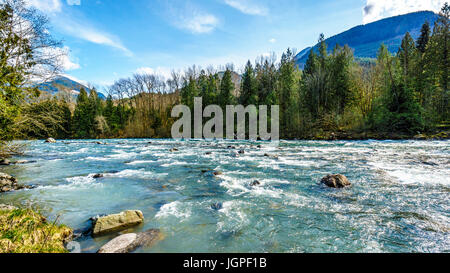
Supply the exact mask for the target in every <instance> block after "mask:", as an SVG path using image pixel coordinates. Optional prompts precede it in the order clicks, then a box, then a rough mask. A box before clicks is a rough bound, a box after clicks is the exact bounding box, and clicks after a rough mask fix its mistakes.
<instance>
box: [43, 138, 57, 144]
mask: <svg viewBox="0 0 450 273" xmlns="http://www.w3.org/2000/svg"><path fill="white" fill-rule="evenodd" d="M45 143H56V140H55V139H54V138H51V137H49V138H47V140H45Z"/></svg>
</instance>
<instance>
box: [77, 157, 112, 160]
mask: <svg viewBox="0 0 450 273" xmlns="http://www.w3.org/2000/svg"><path fill="white" fill-rule="evenodd" d="M84 160H89V161H110V160H111V158H106V157H95V156H88V157H86V158H81V159H77V160H74V161H84Z"/></svg>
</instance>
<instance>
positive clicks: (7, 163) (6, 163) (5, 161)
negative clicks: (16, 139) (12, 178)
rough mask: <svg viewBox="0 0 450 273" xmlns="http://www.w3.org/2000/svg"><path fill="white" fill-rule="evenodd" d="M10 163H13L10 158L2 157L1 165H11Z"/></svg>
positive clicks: (0, 159)
mask: <svg viewBox="0 0 450 273" xmlns="http://www.w3.org/2000/svg"><path fill="white" fill-rule="evenodd" d="M10 164H11V162H9V160H8V159H6V158H0V165H3V166H8V165H10Z"/></svg>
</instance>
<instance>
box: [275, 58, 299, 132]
mask: <svg viewBox="0 0 450 273" xmlns="http://www.w3.org/2000/svg"><path fill="white" fill-rule="evenodd" d="M296 71H297V67H296V64H295V61H294V53H293V52H292V51H291V49H288V50H287V51H286V53H283V55H282V57H281V64H280V69H279V84H278V85H279V87H278V88H279V89H278V92H279V93H278V96H279V102H280V109H281V113H280V130H281V134H282V135H284V137H292V136H293V135H294V134H295V133H294V132H295V131H296V130H297V128H295V124H296V121H297V120H298V118H299V117H298V115H299V112H298V108H297V106H298V105H297V101H298V94H297V92H298V86H297V80H298V79H297V76H296Z"/></svg>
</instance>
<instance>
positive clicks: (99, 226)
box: [92, 210, 144, 236]
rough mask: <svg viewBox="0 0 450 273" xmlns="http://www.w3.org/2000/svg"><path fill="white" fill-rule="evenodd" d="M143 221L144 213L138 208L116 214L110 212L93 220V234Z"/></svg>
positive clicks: (105, 232) (107, 231) (121, 228)
mask: <svg viewBox="0 0 450 273" xmlns="http://www.w3.org/2000/svg"><path fill="white" fill-rule="evenodd" d="M142 222H144V215H143V213H142V212H141V211H140V210H127V211H123V212H121V213H118V214H111V215H107V216H103V217H99V218H98V219H96V220H94V221H93V224H94V229H93V231H92V235H93V236H100V235H104V234H107V233H111V232H115V231H119V230H124V229H126V228H129V227H132V226H136V225H139V224H141V223H142Z"/></svg>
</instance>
